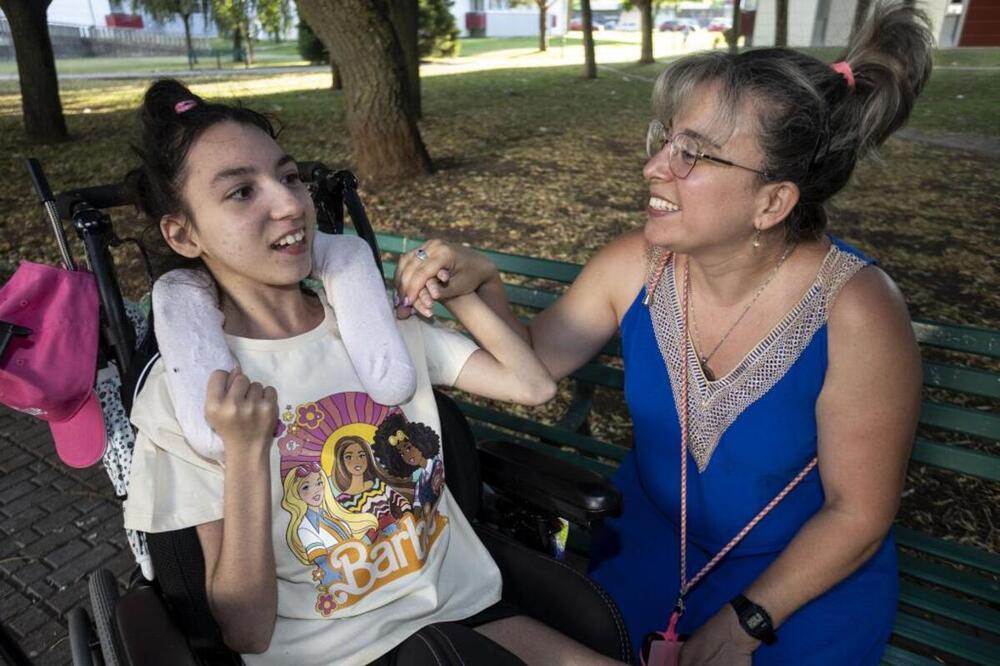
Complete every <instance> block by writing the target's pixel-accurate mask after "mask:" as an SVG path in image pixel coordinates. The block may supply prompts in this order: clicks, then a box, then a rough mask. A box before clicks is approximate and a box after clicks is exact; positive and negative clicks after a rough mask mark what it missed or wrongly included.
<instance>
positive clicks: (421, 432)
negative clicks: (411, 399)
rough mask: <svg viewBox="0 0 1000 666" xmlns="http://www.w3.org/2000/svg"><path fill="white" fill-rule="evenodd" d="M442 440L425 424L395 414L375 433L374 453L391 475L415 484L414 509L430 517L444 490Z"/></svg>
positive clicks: (383, 422)
mask: <svg viewBox="0 0 1000 666" xmlns="http://www.w3.org/2000/svg"><path fill="white" fill-rule="evenodd" d="M440 441H441V440H440V438H439V437H438V435H437V433H436V432H434V430H433V429H432V428H430V427H428V426H426V425H424V424H423V423H414V422H408V421H407V420H406V418H405V417H404V416H403V415H402V414H391V415H389V416H388V417H387V418H386V419H385V420H384V421H382V423H381V424H380V425H379V427H378V430H377V431H376V432H375V445H374V447H373V448H374V452H375V455H376V456H377V457H378V460H379V462H380V463H381V464H382V465H383V466H384V467H385V468H386V469H387V470H388V471H389V473H390V474H392V475H394V476H397V477H401V478H407V477H408V478H410V480H412V481H413V483H414V485H415V487H414V493H413V509H414V510H417V509H418V508H420V510H421V513H422V514H423V515H424V516H425V517H426V516H428V515H430V514H431V513H432V512H433V510H434V507H435V506H436V503H437V500H438V498H439V497H440V496H441V492H442V490H444V463H443V462H442V460H441V457H440V456H439V455H438V453H439V452H440V451H441V443H440Z"/></svg>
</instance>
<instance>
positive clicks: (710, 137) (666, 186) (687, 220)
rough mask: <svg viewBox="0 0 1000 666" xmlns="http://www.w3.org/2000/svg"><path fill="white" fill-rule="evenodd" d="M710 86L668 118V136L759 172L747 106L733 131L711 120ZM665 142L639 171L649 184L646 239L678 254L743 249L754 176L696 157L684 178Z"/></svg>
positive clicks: (753, 202)
mask: <svg viewBox="0 0 1000 666" xmlns="http://www.w3.org/2000/svg"><path fill="white" fill-rule="evenodd" d="M717 97H718V96H717V93H716V91H715V88H714V87H713V86H712V85H702V86H700V87H697V88H695V89H694V91H693V92H692V99H691V101H690V102H689V103H688V104H687V105H686V106H685V108H683V109H682V110H681V112H680V113H679V114H678V115H677V116H675V117H674V118H673V119H672V123H671V127H669V128H668V129H667V131H668V133H679V132H683V133H685V134H688V135H691V136H694V137H696V138H698V139H699V143H700V150H701V152H704V153H706V154H708V155H712V156H714V157H719V158H722V159H725V160H729V161H731V162H734V163H736V164H742V165H746V166H749V167H751V168H756V169H761V168H762V164H763V153H762V152H761V151H760V149H759V148H758V147H757V142H756V139H755V135H754V131H753V127H754V122H753V118H752V117H751V116H750V114H751V113H752V108H753V107H752V106H751V105H749V104H747V105H745V106H744V110H743V111H741V112H740V113H739V114H738V115H737V118H736V124H735V127H733V129H732V132H729V131H728V128H721V129H720V128H719V127H718V126H716V125H715V124H714V123H713V122H712V121H713V118H714V114H715V109H716V108H717ZM669 152H670V146H669V144H667V145H665V146H664V147H663V149H662V150H660V152H658V153H657V154H655V155H653V157H651V158H650V159H649V161H648V162H647V163H646V167H645V168H644V169H643V176H644V177H645V179H646V181H647V182H648V183H649V195H650V198H649V203H648V205H647V207H646V226H645V236H646V240H648V241H649V242H650V243H652V244H654V245H659V246H662V247H666V248H668V249H671V250H675V251H679V252H682V253H690V252H691V250H694V249H698V248H703V247H719V246H726V245H732V246H734V247H745V246H746V244H748V243H749V239H750V237H751V236H752V235H753V231H754V226H753V218H754V211H755V209H756V207H757V206H758V205H759V203H760V201H759V196H758V189H759V188H758V187H757V182H756V180H755V179H756V178H757V175H756V174H754V173H752V172H750V171H747V170H745V169H739V168H735V167H728V166H722V165H719V164H716V163H714V162H710V161H708V160H704V159H700V160H698V161H697V163H696V164H695V166H694V168H693V169H692V170H691V172H690V173H689V174H688V176H687V177H686V178H684V179H680V178H677V177H676V176H675V175H674V173H673V172H672V171H671V169H670V165H669V164H668V162H669Z"/></svg>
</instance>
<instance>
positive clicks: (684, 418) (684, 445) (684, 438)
mask: <svg viewBox="0 0 1000 666" xmlns="http://www.w3.org/2000/svg"><path fill="white" fill-rule="evenodd" d="M668 257H669V255H668ZM665 264H666V262H665V261H664V265H665ZM656 277H657V282H658V281H659V279H658V278H659V275H657V276H656ZM690 279H691V275H690V273H689V271H688V262H687V261H685V262H684V284H683V288H682V290H681V293H683V295H684V296H683V303H682V304H681V306H682V310H683V314H682V315H681V321H682V322H683V323H682V328H681V332H680V333H681V335H680V341H679V344H680V345H682V348H683V350H684V354H683V356H682V359H683V360H682V362H681V405H682V406H683V407H682V409H679V410H678V411H679V412H680V422H681V446H680V449H681V585H680V590H679V592H678V595H677V605H676V607H675V609H674V614H675V616H671V623H672V624H676V621H677V617H679V616H680V614H681V613H683V612H684V597H685V596H687V593H688V592H690V591H691V588H693V587H694V586H695V585H697V584H698V582H699V581H700V580H701V579H702V578H704V577H705V576H706V575H707V574H708V572H709V571H711V570H712V569H713V568H714V567H715V565H716V564H718V563H719V561H720V560H721V559H722V558H724V557H725V556H726V555H728V554H729V551H731V550H732V549H733V548H735V547H736V545H737V544H738V543H739V542H740V541H742V540H743V537H745V536H746V535H747V534H748V533H749V532H750V530H752V529H753V528H754V526H755V525H757V523H759V522H760V521H761V520H762V519H763V518H764V516H766V515H767V514H768V513H769V512H770V511H771V509H773V508H774V507H775V506H777V505H778V503H779V502H780V501H781V500H783V499H785V496H786V495H788V493H790V492H792V490H793V489H794V488H795V486H797V485H799V482H800V481H802V479H804V478H805V477H806V475H807V474H808V473H809V472H811V471H812V469H813V468H814V467H815V466H816V458H815V457H814V458H813V459H812V460H810V461H809V463H808V464H807V465H806V466H805V467H804V468H803V469H802V471H801V472H799V473H798V474H797V475H796V476H795V478H794V479H792V480H791V481H789V482H788V485H787V486H785V487H784V489H783V490H782V491H781V492H780V493H778V494H777V495H776V496H775V498H774V499H773V500H771V501H770V502H769V503H768V505H767V506H765V507H764V508H763V509H761V510H760V513H758V514H757V515H756V516H754V518H753V519H752V520H751V521H750V522H749V523H747V524H746V526H745V527H744V528H743V529H741V530H740V531H739V532H738V533H737V534H736V536H734V537H733V538H732V540H730V542H729V543H727V544H726V545H725V546H723V548H722V550H720V551H719V552H718V553H716V555H715V557H713V558H712V559H711V560H709V562H708V563H707V564H706V565H705V566H703V567H702V568H701V571H699V572H698V573H697V574H696V575H695V577H694V578H692V579H691V580H690V581H688V580H687V452H688V383H689V382H688V358H689V356H688V353H687V345H688V342H687V330H688V302H687V299H688V295H689V294H690V293H691V292H690V290H689V280H690ZM654 288H655V285H654Z"/></svg>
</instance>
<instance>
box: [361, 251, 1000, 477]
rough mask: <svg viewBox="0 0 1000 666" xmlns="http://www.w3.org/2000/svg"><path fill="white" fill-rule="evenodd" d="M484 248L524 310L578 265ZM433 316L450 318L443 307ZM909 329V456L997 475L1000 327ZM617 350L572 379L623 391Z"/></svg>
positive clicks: (544, 302)
mask: <svg viewBox="0 0 1000 666" xmlns="http://www.w3.org/2000/svg"><path fill="white" fill-rule="evenodd" d="M378 241H379V244H380V246H381V248H382V250H383V251H385V252H387V253H389V254H390V255H398V254H400V253H402V252H406V251H408V250H412V249H413V248H415V247H418V246H420V245H421V244H422V243H423V242H424V241H423V239H419V238H407V237H404V236H395V235H388V234H382V235H379V236H378ZM481 251H483V252H484V253H485V254H486V255H487V256H488V257H489V258H490V259H491V260H492V261H493V262H494V263H495V264H496V265H497V267H498V268H499V269H500V272H501V273H502V274H503V277H504V283H505V286H506V291H507V297H508V298H509V299H510V301H511V303H512V304H513V305H515V306H517V307H519V308H522V309H523V310H525V311H538V310H541V309H544V308H545V307H547V306H548V305H550V304H551V303H553V302H554V301H555V300H556V299H557V298H558V297H559V295H560V294H561V293H562V292H563V291H565V289H566V287H568V285H569V284H571V283H572V282H573V280H574V279H575V278H576V276H577V275H578V274H579V272H580V270H581V269H582V268H583V267H582V266H581V265H579V264H573V263H569V262H564V261H553V260H548V259H538V258H534V257H526V256H521V255H515V254H507V253H503V252H494V251H489V250H481ZM395 265H396V264H395V257H393V259H392V260H390V261H388V262H386V264H385V267H386V273H387V277H390V278H391V276H392V275H394V272H395ZM436 314H438V315H439V316H441V317H443V318H450V314H449V313H448V312H447V311H446V310H445V309H444V308H442V307H440V306H438V307H437V309H436ZM913 330H914V333H915V334H916V337H917V340H918V341H919V342H920V345H921V348H922V351H923V355H924V364H923V369H924V387H925V391H924V393H925V399H924V402H923V407H922V410H921V414H920V431H919V433H918V436H917V438H916V440H915V442H914V448H913V455H912V460H913V461H914V462H917V463H921V464H926V465H931V466H934V467H939V468H943V469H947V470H951V471H953V472H958V473H962V474H969V475H972V476H976V477H981V478H985V479H989V480H991V481H1000V456H998V455H996V454H995V453H989V452H987V451H988V450H989V449H990V448H991V446H993V445H995V443H996V442H997V441H998V440H1000V414H998V413H997V399H998V398H1000V372H998V371H997V369H996V368H997V366H998V363H997V360H998V359H1000V332H998V331H991V330H987V329H982V328H974V327H970V326H958V325H953V324H942V323H936V322H929V321H921V320H917V321H914V322H913ZM620 356H621V345H620V343H619V340H618V339H617V337H616V338H615V339H614V340H612V341H611V342H609V343H608V344H607V345H606V346H605V348H604V349H603V350H602V354H601V355H600V356H599V357H597V358H595V359H594V360H592V361H591V362H590V363H588V364H587V365H585V366H584V367H582V368H580V369H579V370H578V371H576V372H575V373H573V378H574V379H575V380H577V382H578V383H583V384H589V385H592V386H605V387H608V388H611V389H622V388H623V386H624V373H623V371H622V370H621V369H620V367H615V365H616V364H615V363H614V361H613V359H615V358H619V359H620ZM602 358H604V359H608V360H610V361H611V362H610V363H609V362H606V361H602ZM618 365H620V364H618ZM571 410H572V406H571ZM570 416H571V415H570ZM583 416H584V417H585V416H586V414H584V415H583ZM626 451H627V448H625V447H621V446H616V445H611V446H610V447H609V448H606V449H602V450H601V451H600V452H597V451H593V453H595V454H597V455H600V456H602V457H605V458H610V459H612V460H620V459H621V456H623V455H624V453H625V452H626Z"/></svg>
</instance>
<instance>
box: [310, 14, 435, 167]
mask: <svg viewBox="0 0 1000 666" xmlns="http://www.w3.org/2000/svg"><path fill="white" fill-rule="evenodd" d="M298 6H299V11H300V12H301V14H302V17H303V18H304V19H305V20H306V23H308V24H309V25H311V26H314V28H315V30H316V33H317V34H318V35H320V37H321V38H322V40H323V43H324V44H328V45H329V48H330V57H331V59H332V60H333V61H334V62H336V63H337V64H338V65H339V66H340V73H341V74H342V75H343V79H344V100H345V107H346V112H347V130H348V134H349V135H350V138H351V144H352V149H353V153H354V166H355V169H356V171H357V174H358V176H359V177H360V178H361V179H363V180H365V181H368V182H375V183H388V182H391V181H396V180H402V179H406V178H413V177H415V176H419V175H423V174H426V173H429V172H430V171H431V158H430V155H428V153H427V148H426V147H425V146H424V142H423V140H422V139H421V138H420V130H419V129H418V128H417V122H416V118H414V117H413V116H412V115H411V114H410V113H408V108H409V106H408V104H407V103H406V88H405V86H406V64H405V62H404V59H403V50H402V48H401V47H400V45H399V39H398V38H397V36H396V32H395V30H393V28H392V24H391V22H390V20H389V9H388V7H387V6H386V3H385V1H384V0H299V3H298Z"/></svg>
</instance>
